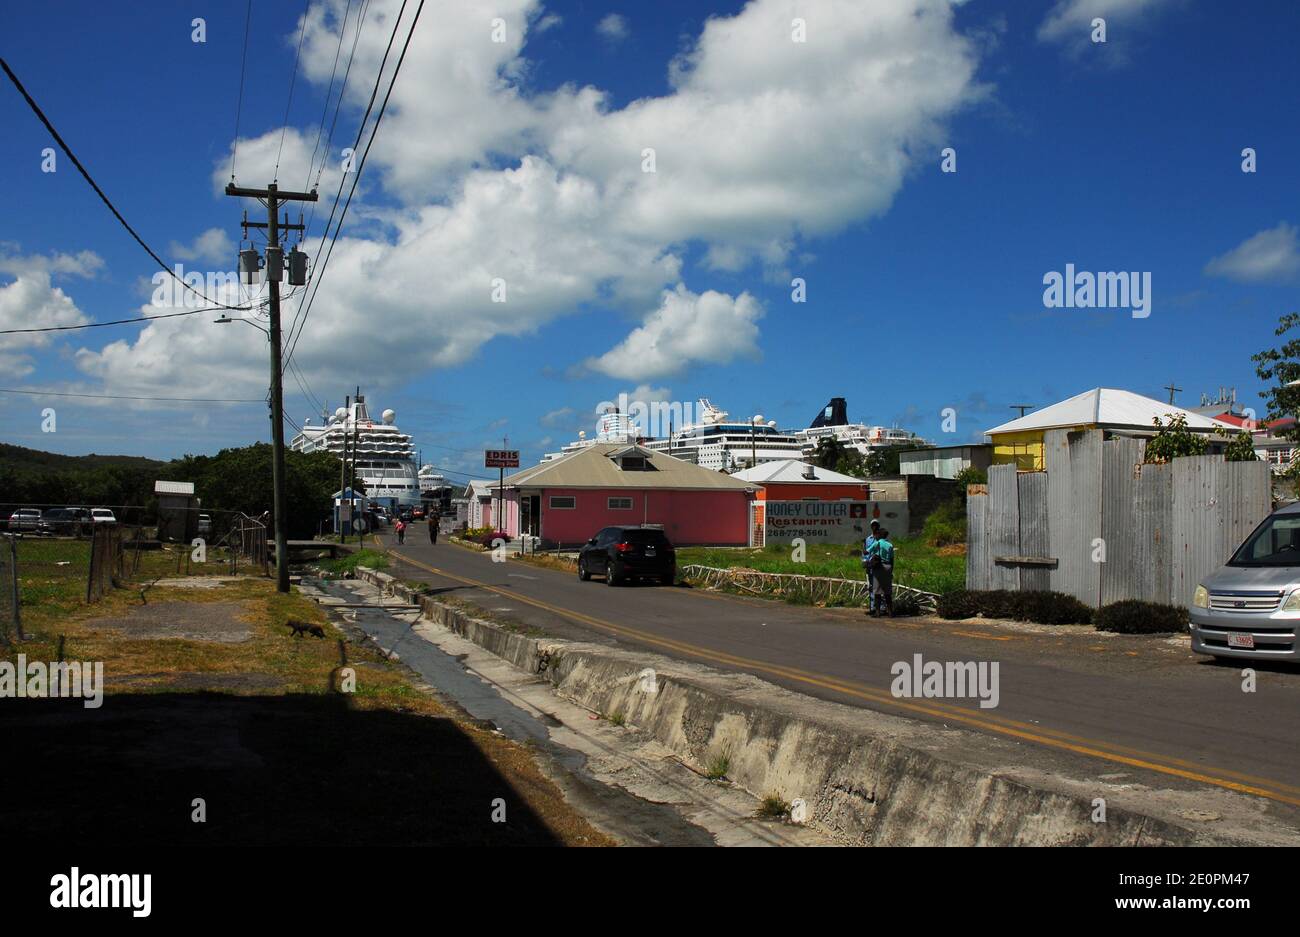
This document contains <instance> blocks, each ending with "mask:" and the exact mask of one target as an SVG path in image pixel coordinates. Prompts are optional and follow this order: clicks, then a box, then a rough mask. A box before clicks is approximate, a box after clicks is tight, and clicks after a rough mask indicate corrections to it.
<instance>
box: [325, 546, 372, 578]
mask: <svg viewBox="0 0 1300 937" xmlns="http://www.w3.org/2000/svg"><path fill="white" fill-rule="evenodd" d="M316 565H317V566H319V567H320V568H321V569H323V570H325V571H326V572H327V573H352V572H356V569H357V567H358V566H369V567H370V568H371V569H387V568H388V557H387V556H386V555H385V554H384V553H381V552H380V551H379V550H371V549H370V548H369V547H363V548H362V549H360V550H358V551H357V552H355V553H350V554H348V555H347V556H340V557H339V558H338V559H336V560H317V562H316Z"/></svg>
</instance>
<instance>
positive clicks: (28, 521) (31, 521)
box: [9, 508, 41, 532]
mask: <svg viewBox="0 0 1300 937" xmlns="http://www.w3.org/2000/svg"><path fill="white" fill-rule="evenodd" d="M9 529H10V530H30V531H33V532H35V531H38V530H40V529H41V512H40V509H39V508H19V509H18V510H16V511H14V512H13V514H11V515H9Z"/></svg>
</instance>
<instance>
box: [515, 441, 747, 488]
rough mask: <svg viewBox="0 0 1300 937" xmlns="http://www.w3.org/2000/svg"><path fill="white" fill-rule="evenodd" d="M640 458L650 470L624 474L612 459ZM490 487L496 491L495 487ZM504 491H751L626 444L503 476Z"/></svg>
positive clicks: (733, 481) (716, 474) (586, 450)
mask: <svg viewBox="0 0 1300 937" xmlns="http://www.w3.org/2000/svg"><path fill="white" fill-rule="evenodd" d="M623 454H627V455H639V456H643V457H644V458H645V459H646V461H647V462H648V463H649V464H650V465H651V466H653V468H652V469H651V470H647V471H624V470H623V469H621V468H619V466H618V463H617V462H615V461H614V459H613V458H611V456H612V455H623ZM489 487H492V488H495V487H496V484H495V483H490V484H489ZM506 487H507V488H658V489H663V488H675V489H681V490H696V491H699V490H704V491H709V490H713V491H746V490H752V489H753V488H754V487H755V485H754V483H753V482H746V481H741V480H739V479H736V478H733V477H731V476H730V475H725V474H723V473H722V472H714V471H712V470H710V469H706V468H700V467H699V466H698V465H695V464H694V463H692V462H684V461H683V460H681V459H676V458H673V457H672V456H670V455H667V454H666V453H663V452H654V451H652V450H650V449H646V448H644V447H642V446H629V445H627V444H625V443H596V444H594V445H591V446H587V447H586V448H584V449H579V450H578V451H576V452H571V453H569V454H568V455H565V456H562V457H560V458H558V459H552V460H551V461H549V462H542V463H540V464H538V465H534V466H533V467H532V468H527V469H524V470H523V471H522V472H515V473H514V474H513V475H507V476H506Z"/></svg>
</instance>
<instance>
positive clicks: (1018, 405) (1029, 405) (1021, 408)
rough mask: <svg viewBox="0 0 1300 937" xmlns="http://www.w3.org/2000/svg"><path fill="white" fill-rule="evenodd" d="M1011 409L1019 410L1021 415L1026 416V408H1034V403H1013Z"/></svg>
mask: <svg viewBox="0 0 1300 937" xmlns="http://www.w3.org/2000/svg"><path fill="white" fill-rule="evenodd" d="M1009 409H1012V410H1019V411H1020V416H1024V415H1025V411H1026V410H1032V409H1034V405H1033V404H1032V403H1013V404H1011V406H1010V408H1009Z"/></svg>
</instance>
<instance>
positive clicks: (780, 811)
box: [756, 794, 790, 820]
mask: <svg viewBox="0 0 1300 937" xmlns="http://www.w3.org/2000/svg"><path fill="white" fill-rule="evenodd" d="M756 815H757V816H759V817H761V818H762V819H764V820H784V819H786V818H787V817H789V816H790V804H789V803H787V802H786V800H785V798H784V797H782V796H781V795H780V794H768V795H767V796H766V797H764V798H763V800H762V802H760V803H759V805H758V811H757V814H756Z"/></svg>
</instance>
